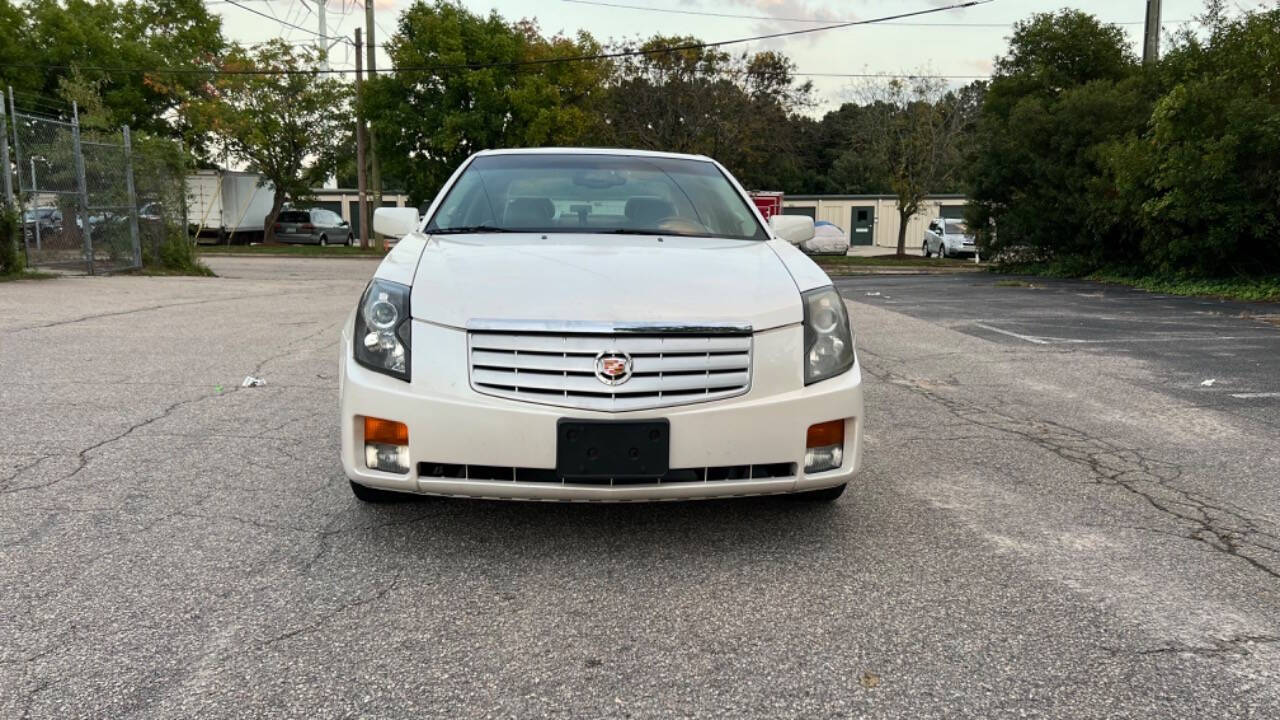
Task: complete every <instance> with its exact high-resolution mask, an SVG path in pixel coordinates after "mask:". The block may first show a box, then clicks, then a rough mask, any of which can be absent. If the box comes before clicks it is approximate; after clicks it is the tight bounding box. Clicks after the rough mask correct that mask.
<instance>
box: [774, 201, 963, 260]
mask: <svg viewBox="0 0 1280 720" xmlns="http://www.w3.org/2000/svg"><path fill="white" fill-rule="evenodd" d="M966 202H967V200H966V198H965V196H964V195H930V196H929V198H928V199H927V200H926V201H925V205H924V209H923V210H921V211H920V212H919V213H916V214H915V215H914V216H912V217H911V219H910V220H908V221H907V222H908V224H907V248H908V249H911V248H915V249H916V250H919V249H920V244H921V243H922V242H923V241H924V230H925V227H926V226H927V225H928V224H929V220H931V219H933V218H936V217H949V218H959V217H963V216H964V206H965V204H966ZM782 212H783V214H784V215H808V216H809V217H812V218H813V219H814V221H818V220H826V221H827V222H829V223H831V224H833V225H835V226H836V227H839V228H840V229H841V230H844V231H845V232H847V233H848V234H849V244H850V245H852V246H857V245H864V246H865V245H875V246H876V247H885V248H893V247H897V245H898V198H897V197H896V196H894V195H788V196H786V197H785V198H783V201H782Z"/></svg>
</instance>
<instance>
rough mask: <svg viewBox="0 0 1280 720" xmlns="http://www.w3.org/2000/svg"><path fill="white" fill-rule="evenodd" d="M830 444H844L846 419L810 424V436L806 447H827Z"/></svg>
mask: <svg viewBox="0 0 1280 720" xmlns="http://www.w3.org/2000/svg"><path fill="white" fill-rule="evenodd" d="M828 445H844V420H831V421H830V422H824V423H818V424H817V425H810V426H809V436H808V438H807V439H806V441H805V444H804V446H805V448H816V447H826V446H828Z"/></svg>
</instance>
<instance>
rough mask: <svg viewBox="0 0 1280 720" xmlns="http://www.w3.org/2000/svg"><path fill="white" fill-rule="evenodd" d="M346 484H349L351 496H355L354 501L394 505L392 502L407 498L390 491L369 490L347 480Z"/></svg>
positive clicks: (403, 494)
mask: <svg viewBox="0 0 1280 720" xmlns="http://www.w3.org/2000/svg"><path fill="white" fill-rule="evenodd" d="M348 482H350V483H351V494H352V495H355V496H356V499H357V500H359V501H361V502H367V503H378V504H383V503H394V502H400V501H401V500H404V499H405V498H406V497H407V495H406V494H405V493H398V492H394V491H391V490H379V489H378V488H371V487H369V486H368V485H361V484H360V483H358V482H356V481H355V480H348Z"/></svg>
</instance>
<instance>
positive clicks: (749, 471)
mask: <svg viewBox="0 0 1280 720" xmlns="http://www.w3.org/2000/svg"><path fill="white" fill-rule="evenodd" d="M795 474H796V465H795V463H769V464H766V465H725V466H721V467H705V468H683V469H679V470H670V471H668V472H667V474H666V475H663V476H662V477H661V478H660V479H658V480H654V479H652V478H613V479H604V480H582V479H574V480H572V481H569V480H565V479H564V478H561V477H560V476H558V475H556V471H555V470H546V469H543V468H521V467H496V466H493V465H451V464H446V463H433V462H421V463H418V477H420V478H425V479H432V478H440V479H445V480H502V481H507V482H531V483H548V484H553V485H593V486H601V485H603V486H605V487H611V486H620V485H668V484H675V483H682V484H687V483H714V482H723V481H726V480H768V479H777V478H789V477H794V476H795Z"/></svg>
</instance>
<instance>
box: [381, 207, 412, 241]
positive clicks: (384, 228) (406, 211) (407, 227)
mask: <svg viewBox="0 0 1280 720" xmlns="http://www.w3.org/2000/svg"><path fill="white" fill-rule="evenodd" d="M417 229H418V209H417V208H398V207H380V208H377V209H375V210H374V211H373V231H374V232H376V233H379V234H381V235H390V236H391V237H395V238H399V237H404V236H405V235H408V234H409V233H411V232H413V231H414V230H417Z"/></svg>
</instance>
